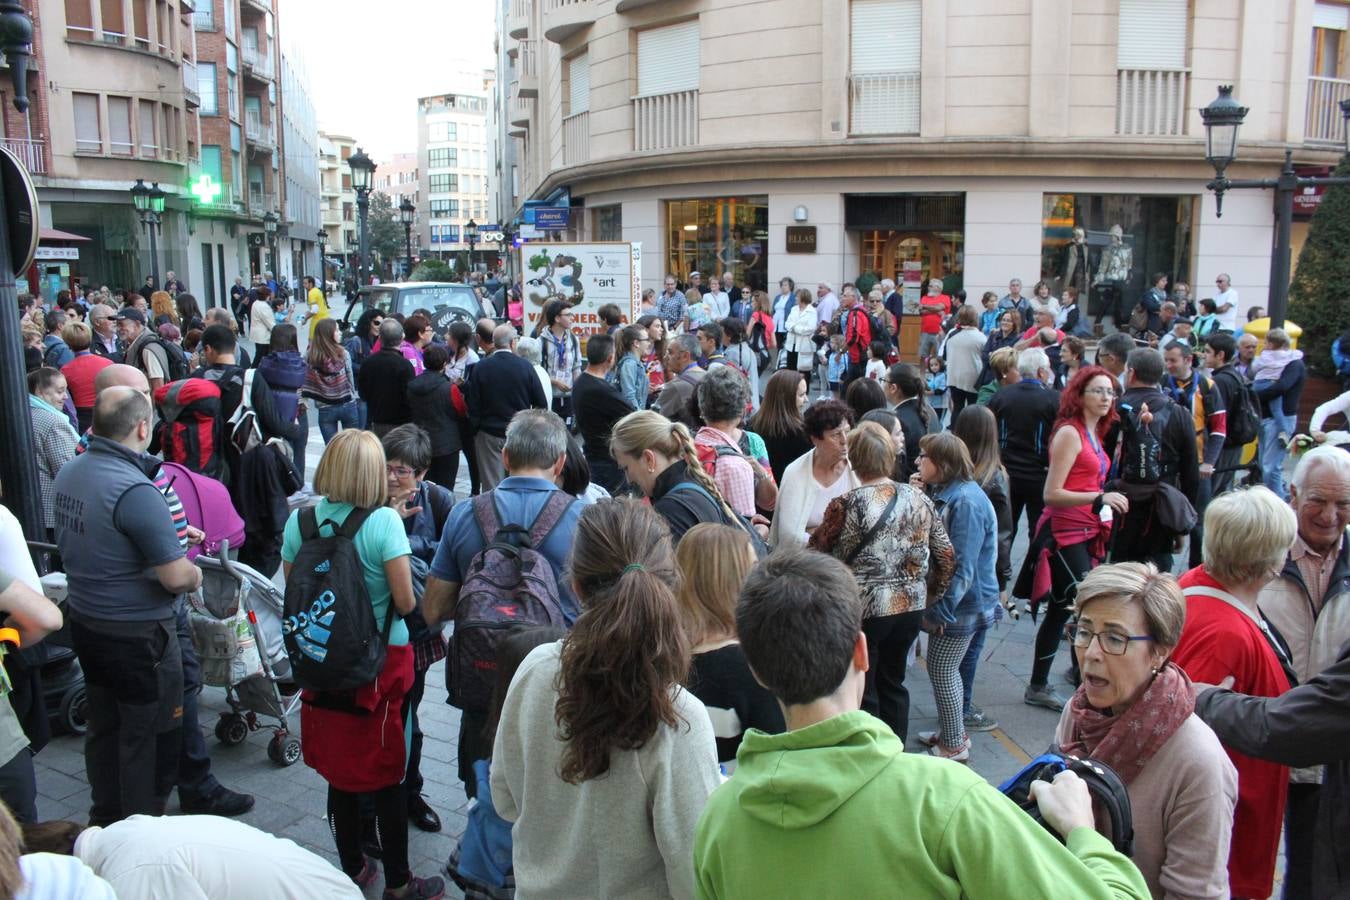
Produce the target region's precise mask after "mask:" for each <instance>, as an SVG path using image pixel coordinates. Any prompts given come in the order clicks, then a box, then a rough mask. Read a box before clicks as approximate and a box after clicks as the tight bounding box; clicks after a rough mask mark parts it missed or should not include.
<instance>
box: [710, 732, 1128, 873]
mask: <svg viewBox="0 0 1350 900" xmlns="http://www.w3.org/2000/svg"><path fill="white" fill-rule="evenodd" d="M694 871H695V878H696V879H697V888H698V895H699V896H700V897H731V898H737V900H740V898H747V897H881V896H893V897H901V896H903V897H924V898H929V897H932V898H952V900H955V898H958V897H970V898H974V900H978V898H981V897H990V898H998V900H1006V898H1008V897H1012V896H1016V897H1018V898H1040V897H1046V898H1049V897H1073V898H1076V900H1078V898H1098V897H1100V898H1107V897H1135V898H1140V900H1148V898H1149V891H1148V886H1147V885H1146V884H1145V883H1144V879H1143V877H1142V876H1141V875H1140V874H1139V870H1138V869H1136V868H1135V867H1134V864H1133V863H1131V862H1130V861H1129V860H1128V859H1127V858H1125V857H1124V856H1122V855H1121V854H1120V853H1117V852H1116V851H1115V849H1114V848H1113V847H1112V846H1111V842H1110V841H1108V840H1107V839H1106V838H1104V837H1102V836H1101V835H1100V834H1098V833H1097V832H1096V831H1093V830H1092V829H1091V828H1078V829H1076V830H1074V831H1073V832H1072V833H1070V835H1069V840H1068V845H1067V847H1066V846H1065V845H1064V844H1061V843H1060V842H1059V841H1058V840H1056V839H1055V836H1054V835H1052V834H1051V833H1050V832H1049V831H1047V830H1045V828H1043V827H1042V826H1040V825H1038V824H1036V823H1035V822H1033V821H1032V820H1031V818H1030V817H1028V816H1027V815H1026V814H1025V813H1024V812H1022V811H1021V810H1020V809H1018V808H1017V807H1016V806H1015V805H1014V804H1013V803H1012V801H1011V800H1009V799H1007V798H1006V797H1004V796H1003V795H1002V794H1000V793H999V792H998V791H997V790H995V789H994V788H992V787H990V785H989V784H988V783H987V782H985V781H984V780H983V779H982V778H980V776H978V775H976V774H975V773H974V772H972V771H970V770H969V769H968V768H966V767H965V766H962V765H960V764H958V763H953V762H950V761H948V760H940V759H936V758H933V757H929V756H921V755H917V754H913V753H905V752H903V747H902V746H901V744H900V741H899V739H897V738H896V737H895V735H894V734H893V733H892V732H891V730H890V729H889V728H887V727H886V726H885V725H883V724H882V723H881V721H880V720H878V719H876V718H874V717H872V716H871V715H869V714H867V713H864V712H860V711H859V712H851V713H845V714H844V715H840V716H835V717H834V718H832V719H828V720H826V721H824V722H820V723H817V724H815V725H812V726H810V727H807V728H802V729H799V730H797V731H789V732H786V733H784V734H776V735H769V734H765V733H763V732H762V731H757V730H754V729H751V730H750V731H749V732H748V733H747V734H746V735H745V739H744V741H743V742H742V743H741V748H740V752H739V753H737V755H736V771H735V773H734V774H733V775H732V776H731V779H730V780H729V781H727V782H726V783H725V784H723V785H722V786H721V787H719V788H718V789H717V790H716V791H714V792H713V795H712V797H710V798H709V800H708V805H707V806H706V807H705V808H704V810H703V815H702V817H701V818H700V819H699V823H698V831H697V832H696V834H695V838H694Z"/></svg>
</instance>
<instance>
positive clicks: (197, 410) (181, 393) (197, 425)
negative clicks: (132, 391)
mask: <svg viewBox="0 0 1350 900" xmlns="http://www.w3.org/2000/svg"><path fill="white" fill-rule="evenodd" d="M155 406H156V407H158V409H159V417H160V421H159V446H160V454H161V455H162V456H163V457H164V459H165V461H166V462H175V463H180V464H182V465H183V466H185V467H186V468H187V469H188V470H190V471H192V472H199V473H201V474H202V475H206V476H209V477H211V478H216V479H223V478H224V477H226V468H225V461H224V459H223V458H222V457H221V454H220V447H219V441H218V440H217V438H218V437H219V433H220V388H219V386H217V385H216V384H215V383H214V382H210V381H207V380H205V379H203V378H184V379H181V380H179V381H174V382H170V383H168V384H163V385H160V387H159V389H158V390H156V391H155Z"/></svg>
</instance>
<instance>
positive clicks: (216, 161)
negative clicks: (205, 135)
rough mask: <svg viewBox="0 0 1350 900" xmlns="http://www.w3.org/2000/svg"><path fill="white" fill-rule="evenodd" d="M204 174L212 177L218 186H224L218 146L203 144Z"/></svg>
mask: <svg viewBox="0 0 1350 900" xmlns="http://www.w3.org/2000/svg"><path fill="white" fill-rule="evenodd" d="M202 174H203V175H210V176H211V178H212V180H214V181H215V183H216V184H223V183H224V182H225V179H224V178H223V177H221V168H220V147H219V145H217V144H202Z"/></svg>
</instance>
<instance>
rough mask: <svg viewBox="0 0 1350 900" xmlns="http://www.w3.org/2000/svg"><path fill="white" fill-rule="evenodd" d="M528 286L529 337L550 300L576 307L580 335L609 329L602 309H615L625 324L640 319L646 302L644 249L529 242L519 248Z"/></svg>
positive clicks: (622, 245)
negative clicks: (606, 326) (643, 284)
mask: <svg viewBox="0 0 1350 900" xmlns="http://www.w3.org/2000/svg"><path fill="white" fill-rule="evenodd" d="M520 269H521V271H522V272H523V273H524V282H525V285H524V287H525V333H526V334H530V333H531V332H532V331H533V330H534V324H535V322H537V321H538V320H539V318H540V317H541V316H542V315H543V314H544V304H546V303H548V302H549V301H550V300H566V301H568V302H569V303H571V304H572V324H573V327H574V328H575V330H576V331H577V333H578V334H580V335H581V336H583V338H584V336H585V335H588V334H597V333H600V332H603V331H604V330H605V323H604V322H603V321H601V319H600V314H599V312H598V311H599V309H600V307H602V306H604V305H605V304H606V303H614V304H617V305H618V307H619V309H621V310H623V312H624V316H625V319H626V320H627V321H629V322H632V321H634V320H636V319H637V315H638V309H639V308H640V306H641V303H642V245H641V244H631V243H622V242H614V243H594V244H561V243H558V244H555V243H531V244H526V245H524V246H523V247H521V248H520Z"/></svg>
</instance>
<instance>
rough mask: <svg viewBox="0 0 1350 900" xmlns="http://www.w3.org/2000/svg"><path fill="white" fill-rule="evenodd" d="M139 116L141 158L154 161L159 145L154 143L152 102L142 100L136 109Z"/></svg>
mask: <svg viewBox="0 0 1350 900" xmlns="http://www.w3.org/2000/svg"><path fill="white" fill-rule="evenodd" d="M136 113H137V115H138V116H139V121H138V122H137V125H138V127H139V130H140V135H139V137H140V142H141V156H144V157H146V158H147V159H154V158H155V156H156V155H157V154H158V152H159V144H157V143H156V142H155V120H156V119H157V118H158V117H157V116H156V115H155V103H154V101H153V100H142V101H140V105H139V106H138V107H137V109H136Z"/></svg>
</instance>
